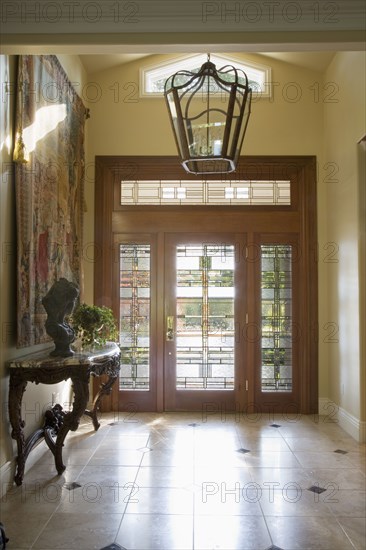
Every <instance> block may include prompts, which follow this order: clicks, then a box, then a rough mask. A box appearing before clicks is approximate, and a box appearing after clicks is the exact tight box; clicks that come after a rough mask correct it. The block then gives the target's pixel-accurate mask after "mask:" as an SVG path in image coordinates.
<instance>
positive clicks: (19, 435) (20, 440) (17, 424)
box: [9, 376, 27, 485]
mask: <svg viewBox="0 0 366 550" xmlns="http://www.w3.org/2000/svg"><path fill="white" fill-rule="evenodd" d="M26 387H27V382H26V381H24V380H22V379H21V378H18V379H16V377H15V376H14V377H13V376H10V383H9V420H10V424H11V427H12V431H11V437H12V438H13V439H15V440H16V442H17V447H18V456H17V466H16V474H15V477H14V481H15V483H16V484H17V485H21V484H22V482H23V477H24V467H25V461H26V458H27V457H26V455H25V439H24V432H23V428H24V426H25V422H24V420H22V399H23V393H24V392H25V388H26Z"/></svg>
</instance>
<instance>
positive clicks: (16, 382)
mask: <svg viewBox="0 0 366 550" xmlns="http://www.w3.org/2000/svg"><path fill="white" fill-rule="evenodd" d="M9 366H10V383H9V418H10V423H11V427H12V432H11V436H12V438H13V439H15V440H16V442H17V446H18V456H17V469H16V474H15V477H14V480H15V483H16V484H17V485H21V484H22V481H23V477H24V468H25V462H26V460H27V457H28V455H29V453H30V451H31V450H32V448H33V447H34V446H35V445H36V443H38V442H39V440H40V439H43V438H44V439H45V441H46V443H47V445H48V447H49V449H50V450H51V451H52V453H53V455H54V457H55V466H56V470H57V472H58V474H61V473H62V472H63V471H64V470H65V468H66V467H65V466H64V464H63V461H62V447H63V442H64V440H65V437H66V435H67V434H68V432H69V430H71V431H75V430H77V428H78V426H79V422H80V418H81V416H82V415H83V414H87V415H88V416H90V417H91V419H92V421H93V425H94V429H95V430H97V429H98V428H99V426H100V424H99V422H98V419H97V410H98V405H99V402H100V400H101V398H102V397H103V395H106V394H109V393H110V392H111V389H112V386H113V384H114V382H115V381H116V379H117V377H118V374H119V369H120V349H119V347H118V346H117V344H115V343H113V342H109V343H107V344H106V345H105V346H104V347H103V348H101V349H98V350H96V351H89V352H80V353H75V355H73V356H72V357H50V356H49V355H46V352H42V353H38V354H32V355H28V356H25V357H22V358H21V359H19V360H14V361H12V362H11V363H9ZM103 374H106V375H108V377H109V378H108V380H107V382H105V383H103V384H101V386H100V390H99V392H98V394H97V395H96V396H95V399H94V401H93V406H92V408H91V410H87V409H86V407H87V404H88V400H89V381H90V376H101V375H103ZM68 379H70V380H71V382H72V386H73V391H74V401H73V405H72V410H71V411H69V412H65V411H63V410H62V407H61V405H58V404H57V405H55V406H54V407H53V408H52V409H50V410H48V411H47V412H46V415H45V417H46V418H45V424H44V426H43V427H42V428H40V429H38V430H36V431H35V432H34V433H33V434H31V435H30V436H29V437H28V438H27V439H26V440H25V437H24V433H23V428H24V426H25V422H24V420H22V411H21V409H22V399H23V393H24V392H25V389H26V387H27V383H28V382H35V383H36V384H57V383H59V382H62V381H63V380H68Z"/></svg>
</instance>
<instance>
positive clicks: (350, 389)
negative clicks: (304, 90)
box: [324, 52, 366, 420]
mask: <svg viewBox="0 0 366 550" xmlns="http://www.w3.org/2000/svg"><path fill="white" fill-rule="evenodd" d="M365 66H366V58H365V53H364V52H353V53H352V52H349V53H341V52H340V53H338V54H337V55H336V56H335V57H334V58H333V60H332V63H331V64H330V66H329V67H328V70H327V72H326V78H327V80H329V81H330V82H336V83H338V85H339V88H340V93H339V101H338V102H337V103H326V104H325V105H324V127H325V140H324V144H325V146H324V153H325V160H326V161H327V162H332V163H334V164H335V166H336V167H337V170H338V173H337V174H336V175H335V176H334V180H335V181H333V182H330V183H328V184H327V205H328V208H327V219H328V239H329V241H331V242H334V243H335V244H336V247H337V255H336V257H335V260H336V261H334V263H328V265H327V281H328V293H329V299H328V304H329V306H328V318H329V320H330V321H331V322H332V323H334V326H335V327H336V328H337V330H338V334H337V338H336V340H337V341H335V342H333V343H329V345H328V346H329V352H328V353H329V384H328V387H329V392H328V395H329V397H330V399H331V400H332V401H334V402H335V403H337V404H338V405H339V406H340V407H342V409H344V410H345V411H347V412H348V413H350V414H351V415H353V416H355V417H356V418H359V419H361V420H365V410H364V407H365V397H364V396H363V401H361V392H362V391H363V392H364V389H362V385H361V382H362V380H363V382H365V377H364V376H365V375H364V372H365V371H364V369H365V364H364V363H365V357H364V355H363V357H362V353H363V354H364V347H363V348H362V349H363V352H362V351H361V336H362V333H361V327H363V330H364V329H365V304H364V303H363V304H362V303H361V301H360V297H362V296H363V300H364V298H365V292H364V291H365V280H364V278H363V277H362V270H363V275H364V273H365V271H364V266H363V263H362V262H364V261H365V256H364V249H363V251H362V250H361V248H360V245H361V232H360V229H361V228H363V229H362V231H363V239H364V231H365V230H364V227H365V225H364V224H365V211H364V209H363V212H361V208H360V198H361V197H362V194H361V193H360V192H361V191H362V193H363V192H364V186H365V179H364V177H365V175H364V173H363V174H362V170H364V164H363V169H362V167H361V166H362V165H361V162H360V160H361V158H360V157H362V156H363V155H364V152H362V146H361V145H358V144H357V142H358V141H359V140H360V138H361V137H362V136H363V135H364V134H365V131H366V127H365V123H366V110H365V92H366V89H365ZM363 200H364V194H363ZM361 216H362V218H363V219H361ZM363 246H364V240H363ZM362 266H363V267H362ZM360 269H361V278H360ZM363 338H365V335H363ZM362 409H363V410H362Z"/></svg>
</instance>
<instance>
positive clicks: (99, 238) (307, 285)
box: [94, 156, 318, 414]
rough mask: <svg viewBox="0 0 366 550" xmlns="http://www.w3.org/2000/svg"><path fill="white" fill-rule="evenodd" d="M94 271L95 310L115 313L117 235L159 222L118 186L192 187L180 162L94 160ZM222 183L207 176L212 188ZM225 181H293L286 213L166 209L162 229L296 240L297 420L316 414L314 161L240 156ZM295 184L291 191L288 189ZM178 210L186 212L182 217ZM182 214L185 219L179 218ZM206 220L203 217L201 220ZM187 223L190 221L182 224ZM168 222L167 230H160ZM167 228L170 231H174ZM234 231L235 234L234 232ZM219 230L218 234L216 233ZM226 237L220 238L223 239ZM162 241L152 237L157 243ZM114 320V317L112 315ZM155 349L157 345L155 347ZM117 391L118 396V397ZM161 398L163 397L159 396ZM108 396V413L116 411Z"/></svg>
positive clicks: (151, 228) (276, 209)
mask: <svg viewBox="0 0 366 550" xmlns="http://www.w3.org/2000/svg"><path fill="white" fill-rule="evenodd" d="M95 168H96V171H95V250H96V259H95V271H94V303H95V304H97V305H106V306H108V307H113V299H112V292H111V288H112V281H113V262H114V261H115V252H116V251H115V245H114V234H116V233H124V232H125V229H126V227H130V226H128V223H127V222H128V219H129V215H130V213H131V211H133V213H134V214H133V215H134V218H135V220H137V221H138V224H137V226H136V225H135V231H134V232H135V233H136V232H137V233H145V234H146V233H149V234H150V233H156V220H157V219H161V218H162V216H161V214H160V213H159V212H161V208H160V207H155V206H151V207H149V206H132V207H127V206H121V204H120V190H121V181H122V180H123V179H125V180H144V179H150V180H160V179H162V175H163V176H164V178H163V179H172V180H181V179H184V180H197V179H201V178H199V177H197V176H194V175H192V174H187V173H186V172H185V171H184V169H183V168H182V166H181V165H180V163H179V159H178V157H171V156H157V157H147V156H97V157H96V159H95ZM219 178H220V175H217V174H216V175H215V174H213V175H209V176H207V178H205V179H207V180H210V179H211V180H217V179H219ZM225 178H226V179H227V180H230V179H231V180H238V179H244V180H249V179H252V180H265V181H268V180H287V179H289V180H291V193H292V194H291V205H290V206H283V205H276V206H231V207H230V212H229V213H228V207H226V206H171V207H169V206H164V207H163V208H164V216H163V220H162V221H161V223H162V226H161V228H162V230H164V223H165V224H166V228H167V230H168V228H170V229H169V230H170V231H173V232H176V231H178V232H179V231H187V230H189V229H187V228H189V227H190V223H189V218H192V219H194V220H195V221H197V220H198V221H200V220H202V221H201V223H202V231H203V232H204V231H205V230H207V228H208V227H211V226H213V227H215V229H216V230H217V231H221V230H224V228H225V227H226V223H227V220H228V219H230V220H233V224H234V230H235V231H237V232H238V233H241V232H246V233H247V238H248V243H250V242H252V243H254V242H255V236H254V234H251V233H250V228H251V223H252V221H253V220H255V222H256V228H257V229H256V233H266V232H268V227H269V223H270V224H272V226H271V227H272V229H273V233H280V232H284V231H285V230H286V232H296V233H298V235H299V247H300V251H301V255H300V258H299V271H300V273H301V303H300V307H299V309H300V314H299V316H300V317H299V318H300V324H301V329H302V342H303V343H302V347H301V353H300V357H299V361H300V364H299V369H300V373H301V374H300V376H301V378H300V388H299V391H300V396H299V397H300V410H299V411H298V412H299V413H301V414H311V413H317V412H318V270H317V246H318V245H317V210H316V204H317V201H316V157H314V156H245V157H240V160H239V163H238V168H237V170H236V172H235V173H233V174H227V175H226V176H224V178H223V182H224V181H225ZM292 182H294V185H292ZM182 209H183V210H182ZM182 211H185V212H186V214H187V216H185V217H184V216H179V213H181V212H182ZM202 214H204V216H203V215H202ZM187 217H188V219H186V218H187ZM164 220H165V222H164ZM172 224H174V226H173V227H172ZM235 224H236V226H235ZM220 225H221V226H220ZM224 232H225V231H224ZM162 238H163V237H162V235H161V232H160V233H159V232H157V239H158V242H159V240H161V239H162ZM115 314H116V315H117V314H118V312H117V311H115ZM157 346H158V348H159V343H158V344H157ZM115 391H116V390H115ZM248 392H249V393H248V400H249V402H253V403H254V402H255V395H254V389H253V390H251V389H250V388H249V390H248ZM160 397H161V396H160ZM116 406H117V405H116V399H115V397H114V398H113V396H112V397H111V398H110V400H109V403H107V404H106V407H105V410H115V407H116Z"/></svg>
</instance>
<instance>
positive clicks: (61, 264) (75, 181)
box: [14, 55, 88, 347]
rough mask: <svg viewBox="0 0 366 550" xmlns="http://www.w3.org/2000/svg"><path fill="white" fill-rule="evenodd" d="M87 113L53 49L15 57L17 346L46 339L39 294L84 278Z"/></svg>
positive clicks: (44, 312) (42, 295)
mask: <svg viewBox="0 0 366 550" xmlns="http://www.w3.org/2000/svg"><path fill="white" fill-rule="evenodd" d="M87 114H88V111H87V109H86V108H85V107H84V105H83V103H82V101H81V99H80V98H79V96H78V95H77V94H76V92H75V90H74V89H73V87H72V85H71V83H70V81H69V80H68V78H67V76H66V74H65V72H64V70H63V68H62V66H61V65H60V63H59V61H58V59H57V57H56V56H53V55H42V56H32V55H24V56H20V57H19V68H18V87H17V105H16V136H15V148H14V161H15V163H16V164H15V186H16V210H17V243H18V244H17V277H18V290H17V293H18V304H17V345H18V347H25V346H31V345H34V344H40V343H43V342H48V341H49V340H50V338H49V336H48V335H47V333H46V330H45V320H46V318H47V314H46V311H45V309H44V307H43V305H42V298H43V297H44V296H45V295H46V294H47V292H48V290H49V289H50V288H51V286H52V285H53V283H54V282H55V281H56V280H57V279H59V278H60V277H65V278H66V279H68V280H69V281H72V282H73V283H76V284H77V285H79V287H80V285H81V255H82V224H83V210H84V208H83V205H84V196H83V187H84V125H85V119H86V117H87Z"/></svg>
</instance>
